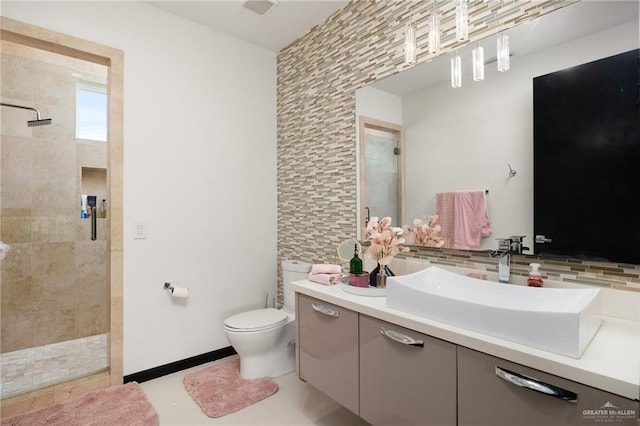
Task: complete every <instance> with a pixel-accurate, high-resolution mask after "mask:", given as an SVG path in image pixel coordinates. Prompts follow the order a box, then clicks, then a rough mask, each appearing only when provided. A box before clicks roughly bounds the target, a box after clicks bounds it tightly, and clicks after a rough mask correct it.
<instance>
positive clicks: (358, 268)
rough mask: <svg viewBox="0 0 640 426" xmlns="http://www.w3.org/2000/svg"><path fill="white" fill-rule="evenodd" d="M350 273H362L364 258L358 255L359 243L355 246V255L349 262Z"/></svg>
mask: <svg viewBox="0 0 640 426" xmlns="http://www.w3.org/2000/svg"><path fill="white" fill-rule="evenodd" d="M349 273H350V274H354V275H360V274H362V259H360V257H358V245H357V244H356V245H355V246H354V248H353V257H352V258H351V261H350V262H349Z"/></svg>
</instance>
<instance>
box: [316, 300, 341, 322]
mask: <svg viewBox="0 0 640 426" xmlns="http://www.w3.org/2000/svg"><path fill="white" fill-rule="evenodd" d="M311 307H312V308H313V310H314V311H316V312H320V313H321V314H324V315H328V316H330V317H335V318H338V317H339V316H340V312H338V311H336V310H335V309H331V308H327V307H326V306H324V305H321V304H319V303H312V304H311Z"/></svg>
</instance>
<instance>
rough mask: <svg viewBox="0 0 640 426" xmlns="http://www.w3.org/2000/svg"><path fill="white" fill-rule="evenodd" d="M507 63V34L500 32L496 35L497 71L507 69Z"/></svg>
mask: <svg viewBox="0 0 640 426" xmlns="http://www.w3.org/2000/svg"><path fill="white" fill-rule="evenodd" d="M509 65H510V64H509V36H508V35H506V34H500V35H499V36H498V71H507V70H508V69H509Z"/></svg>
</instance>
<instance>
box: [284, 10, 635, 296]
mask: <svg viewBox="0 0 640 426" xmlns="http://www.w3.org/2000/svg"><path fill="white" fill-rule="evenodd" d="M571 3H574V0H570V1H558V0H550V1H536V2H532V1H528V0H512V1H509V0H505V1H490V2H486V3H485V2H483V1H473V2H470V4H469V17H470V18H469V40H468V41H465V42H459V41H457V40H456V39H455V2H453V1H437V2H436V7H437V9H438V11H439V13H440V26H441V42H440V46H441V49H440V54H441V55H443V54H447V52H450V51H452V50H454V49H456V48H458V47H460V46H462V45H465V44H468V43H473V42H475V41H476V40H480V39H483V38H485V37H487V36H489V35H494V34H497V33H499V32H500V31H502V30H505V29H507V28H509V27H512V26H514V25H517V24H520V23H522V22H526V21H529V20H531V19H534V18H536V17H538V16H541V15H543V14H546V13H548V12H551V11H553V10H556V9H559V8H561V7H564V6H567V5H569V4H571ZM432 8H433V2H431V1H406V0H381V1H368V0H367V1H363V0H354V1H352V2H350V3H348V4H347V5H346V6H345V7H344V8H343V9H341V10H339V11H338V12H336V13H334V14H333V15H331V16H330V17H329V18H328V19H327V20H326V21H325V22H324V23H323V24H321V25H318V26H316V27H314V28H313V29H312V30H311V31H310V32H309V33H307V34H306V35H305V36H303V37H302V38H300V39H299V40H297V41H296V42H294V43H293V44H291V45H289V46H288V47H286V48H285V49H283V50H282V51H281V52H280V53H279V55H278V88H277V97H278V100H277V116H278V271H279V277H281V261H282V260H284V259H299V260H303V261H307V262H310V263H320V262H323V263H324V262H330V263H339V262H337V259H336V247H337V245H338V244H339V243H340V242H341V241H343V240H345V239H347V238H353V237H355V235H356V173H357V171H356V136H355V135H356V118H355V90H356V89H358V88H360V87H363V86H365V85H367V84H370V83H372V82H373V81H376V80H378V79H381V78H384V77H387V76H389V75H392V74H395V73H397V72H399V71H401V70H402V69H404V68H406V67H407V66H405V65H404V50H403V44H404V31H405V27H406V25H407V24H408V23H409V22H410V21H413V22H416V23H417V44H418V47H417V62H418V63H420V62H425V61H428V60H430V59H431V57H432V56H431V54H430V53H429V52H428V50H427V49H428V45H427V36H428V34H427V22H428V17H429V16H430V13H431V11H432ZM414 255H415V256H418V257H425V258H434V257H435V258H436V259H444V261H447V262H452V263H454V264H460V265H461V266H463V265H468V262H475V261H479V260H476V256H475V255H474V254H471V255H469V254H465V252H461V253H457V252H456V251H453V250H451V251H441V252H435V251H428V250H423V249H419V250H418V251H416V252H415V253H414ZM485 261H486V259H485V258H483V260H482V262H485ZM516 262H517V260H516ZM527 263H528V261H527ZM544 263H545V267H546V266H547V265H551V264H552V262H551V261H547V260H545V261H544ZM560 263H562V262H560ZM564 263H565V264H569V262H568V261H566V262H564ZM570 264H571V268H574V269H571V270H572V271H573V272H572V273H571V274H570V275H571V276H572V277H574V278H575V279H577V280H581V281H587V282H589V280H591V279H592V278H593V274H595V275H598V276H600V272H598V273H593V272H591V271H592V270H593V269H594V268H595V266H592V265H591V264H589V263H586V262H585V263H581V262H577V263H576V262H571V263H570ZM563 268H564V265H562V267H560V266H558V268H557V269H563ZM598 268H599V269H598V270H599V271H601V275H602V276H605V275H606V277H611V276H614V277H619V276H620V275H617V274H622V275H623V276H625V275H627V274H628V275H629V280H630V285H629V287H634V286H638V283H640V280H638V276H639V273H640V271H639V270H638V268H637V267H635V266H633V265H630V266H626V265H625V266H624V267H619V266H618V265H617V264H613V265H611V267H609V266H607V265H605V266H598ZM574 272H575V274H574ZM609 279H610V278H606V279H605V281H607V280H609ZM611 280H612V282H616V283H619V282H623V281H618V280H617V279H615V278H611ZM278 281H279V282H278V288H279V290H278V293H279V294H278V300H279V302H280V303H282V282H281V278H278ZM625 283H626V282H625ZM594 284H596V285H599V284H601V283H600V282H596V283H594ZM605 285H606V284H605Z"/></svg>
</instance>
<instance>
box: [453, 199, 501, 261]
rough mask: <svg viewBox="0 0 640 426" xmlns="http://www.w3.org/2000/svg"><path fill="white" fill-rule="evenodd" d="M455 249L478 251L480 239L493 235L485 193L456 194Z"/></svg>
mask: <svg viewBox="0 0 640 426" xmlns="http://www.w3.org/2000/svg"><path fill="white" fill-rule="evenodd" d="M454 210H455V215H454V217H455V219H454V229H455V232H454V235H453V248H456V249H466V250H477V249H479V248H480V239H481V238H482V237H488V236H489V235H491V233H492V230H491V225H490V224H489V213H488V211H487V199H486V197H485V193H484V191H457V192H455V208H454Z"/></svg>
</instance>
